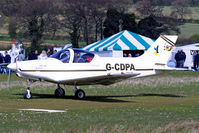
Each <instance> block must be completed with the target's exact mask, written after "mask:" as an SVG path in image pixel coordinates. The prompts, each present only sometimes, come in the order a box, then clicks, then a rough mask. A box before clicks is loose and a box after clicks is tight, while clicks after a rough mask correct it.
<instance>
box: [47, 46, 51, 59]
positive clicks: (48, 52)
mask: <svg viewBox="0 0 199 133" xmlns="http://www.w3.org/2000/svg"><path fill="white" fill-rule="evenodd" d="M50 55H51V54H50V49H49V48H48V50H47V56H48V57H50Z"/></svg>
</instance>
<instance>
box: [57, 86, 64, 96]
mask: <svg viewBox="0 0 199 133" xmlns="http://www.w3.org/2000/svg"><path fill="white" fill-rule="evenodd" d="M55 96H56V97H64V96H65V91H64V89H63V88H61V87H60V86H59V84H58V86H57V89H56V90H55Z"/></svg>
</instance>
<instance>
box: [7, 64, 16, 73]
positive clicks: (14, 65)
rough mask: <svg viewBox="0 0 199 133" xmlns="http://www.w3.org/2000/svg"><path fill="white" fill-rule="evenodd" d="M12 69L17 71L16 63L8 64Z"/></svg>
mask: <svg viewBox="0 0 199 133" xmlns="http://www.w3.org/2000/svg"><path fill="white" fill-rule="evenodd" d="M7 67H8V68H9V69H10V70H12V71H16V69H17V68H16V63H10V64H9V65H8V66H7Z"/></svg>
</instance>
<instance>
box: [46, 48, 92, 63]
mask: <svg viewBox="0 0 199 133" xmlns="http://www.w3.org/2000/svg"><path fill="white" fill-rule="evenodd" d="M94 56H95V55H94V54H93V53H91V52H88V51H84V50H80V49H63V50H60V51H58V52H57V53H55V54H53V55H51V56H50V58H55V59H58V60H60V61H62V62H63V63H90V62H91V61H92V60H93V58H94Z"/></svg>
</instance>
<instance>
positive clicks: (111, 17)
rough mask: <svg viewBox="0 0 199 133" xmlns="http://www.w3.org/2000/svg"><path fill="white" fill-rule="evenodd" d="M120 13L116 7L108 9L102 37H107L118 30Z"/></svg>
mask: <svg viewBox="0 0 199 133" xmlns="http://www.w3.org/2000/svg"><path fill="white" fill-rule="evenodd" d="M119 20H120V13H119V12H118V11H117V10H116V9H108V11H107V17H106V19H105V21H104V32H103V34H104V37H105V38H106V37H109V36H111V35H113V34H116V33H118V32H119V25H120V22H119Z"/></svg>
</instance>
